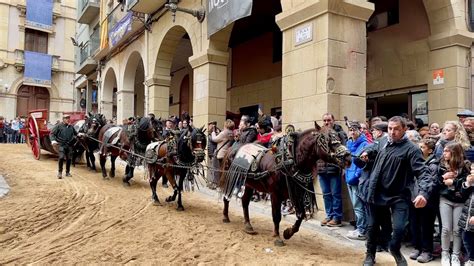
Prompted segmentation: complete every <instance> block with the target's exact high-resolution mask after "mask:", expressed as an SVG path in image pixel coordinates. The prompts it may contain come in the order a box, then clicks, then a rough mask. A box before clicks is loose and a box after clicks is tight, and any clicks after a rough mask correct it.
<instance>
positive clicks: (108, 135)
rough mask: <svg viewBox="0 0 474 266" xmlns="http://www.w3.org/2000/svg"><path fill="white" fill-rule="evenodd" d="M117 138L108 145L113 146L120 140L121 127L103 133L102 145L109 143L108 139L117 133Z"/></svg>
mask: <svg viewBox="0 0 474 266" xmlns="http://www.w3.org/2000/svg"><path fill="white" fill-rule="evenodd" d="M117 132H118V134H117V136H116V137H115V138H114V139H113V140H112V141H111V142H110V145H115V144H117V142H118V141H119V140H120V132H122V127H111V128H109V129H107V131H105V134H104V141H103V142H104V143H109V139H110V138H111V137H112V136H113V135H114V134H115V133H117Z"/></svg>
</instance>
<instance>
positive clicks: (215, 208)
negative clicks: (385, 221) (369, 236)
mask: <svg viewBox="0 0 474 266" xmlns="http://www.w3.org/2000/svg"><path fill="white" fill-rule="evenodd" d="M56 169H57V161H56V158H55V157H54V156H51V155H49V154H48V153H47V152H43V155H42V158H41V160H40V161H36V160H34V159H33V157H32V155H31V152H30V150H29V148H27V147H26V145H20V144H17V145H0V174H3V175H4V176H5V179H6V180H7V182H8V184H9V185H10V187H11V191H10V193H9V194H8V195H7V196H6V197H4V198H1V199H0V265H3V264H10V263H13V264H26V263H38V264H51V263H54V264H64V263H66V264H73V263H80V264H85V263H88V264H89V263H95V264H97V263H100V264H104V263H107V264H128V263H138V264H212V265H221V264H234V265H235V264H238V265H240V264H252V265H255V264H267V265H268V264H305V265H308V264H316V265H361V262H362V260H363V258H364V254H363V249H361V248H354V247H353V246H350V245H346V244H345V243H341V242H340V241H337V240H336V239H335V238H333V237H331V236H328V235H324V234H321V233H317V232H314V231H310V230H307V229H302V230H301V231H300V232H299V233H298V234H296V235H295V236H294V237H293V238H292V239H291V240H289V241H286V246H284V247H276V246H274V245H273V238H272V236H271V233H272V227H273V225H272V223H271V218H270V217H265V216H262V215H256V214H253V215H252V216H251V217H252V224H253V226H254V228H255V230H257V231H258V232H259V234H258V235H247V234H246V233H244V232H243V231H242V228H243V218H242V211H241V209H236V208H233V209H232V213H231V219H232V222H231V223H230V224H223V223H222V222H221V219H222V217H221V212H222V205H221V204H220V203H218V202H217V199H215V198H209V197H206V196H204V195H203V194H202V193H199V192H192V193H190V192H188V193H185V194H184V200H183V204H184V206H185V208H186V210H185V211H184V212H177V211H176V205H175V204H166V203H165V204H164V205H163V206H154V205H152V204H151V201H150V190H149V186H148V183H147V182H146V181H145V180H143V175H141V174H138V175H137V176H136V177H135V182H134V183H133V185H132V186H131V187H124V186H123V185H122V182H121V176H122V175H123V167H119V168H118V170H117V177H116V178H115V179H111V180H103V179H102V177H101V175H100V174H99V173H92V172H89V171H87V169H86V167H85V166H84V165H79V166H78V167H76V168H73V169H72V171H71V172H72V174H73V177H68V178H65V179H63V180H58V179H57V178H56V171H57V170H56ZM170 193H171V189H163V188H161V187H159V188H158V194H159V196H160V200H161V201H162V202H163V201H164V198H165V196H168V195H169V194H170ZM288 225H289V224H288V223H283V225H282V228H284V227H286V226H288ZM377 262H379V265H393V264H394V262H393V259H392V258H391V257H390V256H388V255H381V256H378V257H377Z"/></svg>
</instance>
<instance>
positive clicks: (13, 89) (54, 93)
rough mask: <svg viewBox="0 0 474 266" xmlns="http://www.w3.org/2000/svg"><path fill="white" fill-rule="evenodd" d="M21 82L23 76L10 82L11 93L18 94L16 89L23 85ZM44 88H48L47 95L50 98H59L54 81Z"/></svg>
mask: <svg viewBox="0 0 474 266" xmlns="http://www.w3.org/2000/svg"><path fill="white" fill-rule="evenodd" d="M23 82H24V79H23V77H19V78H17V79H15V80H14V81H13V82H12V87H11V89H10V91H11V93H12V94H15V95H16V94H18V90H19V89H20V88H21V86H22V85H23ZM45 88H46V89H47V90H48V92H49V96H50V98H51V99H54V98H59V91H58V88H57V87H56V85H55V84H54V83H51V86H50V87H45Z"/></svg>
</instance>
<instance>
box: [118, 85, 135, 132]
mask: <svg viewBox="0 0 474 266" xmlns="http://www.w3.org/2000/svg"><path fill="white" fill-rule="evenodd" d="M134 97H135V92H134V91H129V90H119V91H117V124H121V123H122V121H123V119H126V118H128V117H131V116H133V114H134V110H135V108H134Z"/></svg>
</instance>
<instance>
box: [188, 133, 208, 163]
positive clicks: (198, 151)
mask: <svg viewBox="0 0 474 266" xmlns="http://www.w3.org/2000/svg"><path fill="white" fill-rule="evenodd" d="M186 132H187V136H184V137H183V138H184V139H185V140H186V144H187V145H188V147H189V149H190V150H191V151H192V153H193V156H194V158H195V159H194V160H195V161H196V162H197V161H198V159H200V158H204V157H205V152H204V149H202V148H194V147H193V140H192V132H191V131H189V130H187V131H186ZM196 134H197V133H196ZM197 142H198V143H199V142H201V143H202V141H199V140H197Z"/></svg>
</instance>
